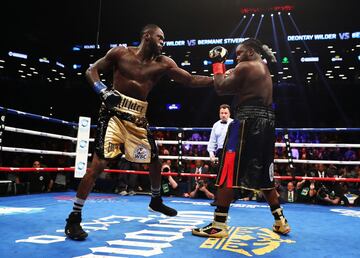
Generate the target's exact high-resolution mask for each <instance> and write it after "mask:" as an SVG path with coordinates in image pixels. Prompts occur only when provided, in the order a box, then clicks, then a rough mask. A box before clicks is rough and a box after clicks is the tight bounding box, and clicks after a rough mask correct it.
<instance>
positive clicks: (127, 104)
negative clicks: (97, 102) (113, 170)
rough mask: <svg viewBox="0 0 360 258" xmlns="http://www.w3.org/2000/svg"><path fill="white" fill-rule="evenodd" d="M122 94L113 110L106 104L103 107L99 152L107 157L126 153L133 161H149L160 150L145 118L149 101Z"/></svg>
mask: <svg viewBox="0 0 360 258" xmlns="http://www.w3.org/2000/svg"><path fill="white" fill-rule="evenodd" d="M120 96H121V101H120V103H119V104H118V105H117V106H116V107H115V108H114V109H113V110H109V109H107V108H106V107H105V105H102V107H101V109H100V115H99V120H98V127H97V135H96V141H95V148H96V149H95V151H96V154H97V155H98V156H99V157H100V158H105V159H111V158H115V157H117V156H118V155H119V154H125V159H127V160H128V161H130V162H136V163H150V161H151V158H154V155H156V154H157V150H156V145H155V141H154V140H153V138H152V135H151V133H150V131H149V130H148V123H147V120H146V118H145V114H146V110H147V106H148V103H147V102H145V101H141V100H138V99H134V98H131V97H128V96H125V95H123V94H120ZM149 134H150V135H149ZM149 136H150V137H149Z"/></svg>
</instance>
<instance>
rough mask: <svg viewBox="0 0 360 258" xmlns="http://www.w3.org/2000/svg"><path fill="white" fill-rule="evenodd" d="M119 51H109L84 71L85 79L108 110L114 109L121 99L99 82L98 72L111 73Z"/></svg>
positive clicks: (116, 49)
mask: <svg viewBox="0 0 360 258" xmlns="http://www.w3.org/2000/svg"><path fill="white" fill-rule="evenodd" d="M120 50H121V49H119V48H113V49H110V50H109V51H108V52H107V53H106V55H105V56H104V57H102V58H100V59H99V60H97V61H96V62H95V63H94V64H92V65H91V66H90V67H89V68H88V69H87V70H86V78H87V79H88V81H89V82H90V84H91V85H92V86H93V89H94V91H95V92H96V93H97V94H98V95H99V96H100V98H101V100H102V101H103V102H104V103H105V105H106V107H107V108H109V109H112V108H114V107H115V106H116V105H117V104H118V103H119V102H120V98H121V97H120V95H119V93H118V92H117V91H114V90H112V89H109V88H108V87H107V86H106V85H105V84H104V83H102V82H101V81H100V75H99V74H100V73H99V72H100V71H103V72H107V71H111V69H112V67H113V64H114V62H115V61H114V60H115V58H116V55H117V52H119V51H120Z"/></svg>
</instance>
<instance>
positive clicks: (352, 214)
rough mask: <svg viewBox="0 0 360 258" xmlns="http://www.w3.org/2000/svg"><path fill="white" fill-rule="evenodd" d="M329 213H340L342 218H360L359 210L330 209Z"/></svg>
mask: <svg viewBox="0 0 360 258" xmlns="http://www.w3.org/2000/svg"><path fill="white" fill-rule="evenodd" d="M330 211H332V212H336V213H340V215H343V216H348V217H354V218H360V211H359V210H346V209H331V210H330Z"/></svg>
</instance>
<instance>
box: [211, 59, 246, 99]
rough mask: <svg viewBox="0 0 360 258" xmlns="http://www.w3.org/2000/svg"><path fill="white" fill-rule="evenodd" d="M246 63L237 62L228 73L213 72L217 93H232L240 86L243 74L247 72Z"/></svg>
mask: <svg viewBox="0 0 360 258" xmlns="http://www.w3.org/2000/svg"><path fill="white" fill-rule="evenodd" d="M248 69H249V67H248V65H247V64H245V63H240V64H238V65H237V66H236V67H235V68H234V69H232V70H231V72H229V73H228V74H226V73H215V74H214V88H215V91H216V93H217V94H218V95H234V94H236V93H237V92H238V91H239V88H241V86H242V84H243V81H244V78H245V75H246V74H248V72H249V71H248Z"/></svg>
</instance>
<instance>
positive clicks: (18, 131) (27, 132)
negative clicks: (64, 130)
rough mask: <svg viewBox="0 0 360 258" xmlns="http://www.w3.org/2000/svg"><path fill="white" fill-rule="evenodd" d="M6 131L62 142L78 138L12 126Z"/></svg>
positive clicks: (6, 128) (6, 127)
mask: <svg viewBox="0 0 360 258" xmlns="http://www.w3.org/2000/svg"><path fill="white" fill-rule="evenodd" d="M5 131H8V132H14V133H23V134H30V135H36V136H44V137H49V138H55V139H61V140H70V141H73V142H76V141H77V138H76V137H71V136H67V135H61V134H54V133H45V132H40V131H34V130H28V129H22V128H15V127H11V126H5ZM89 141H90V142H93V141H95V139H94V138H91V139H90V140H89Z"/></svg>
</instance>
